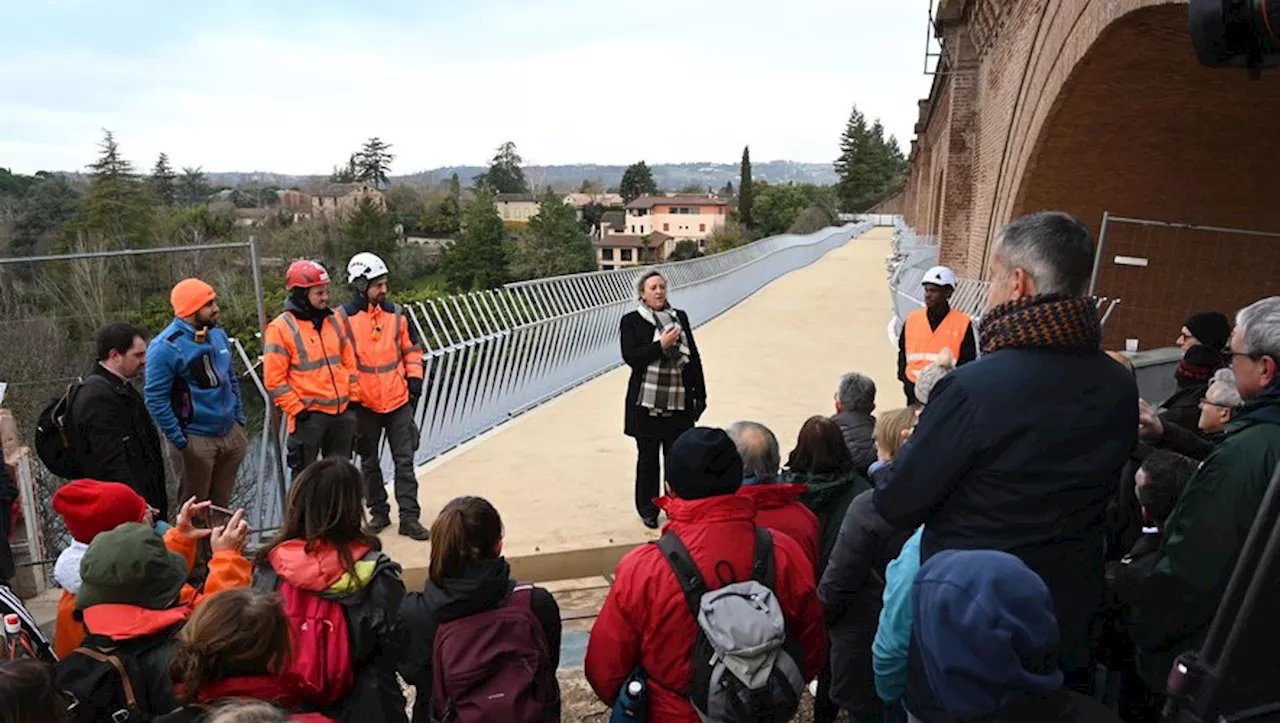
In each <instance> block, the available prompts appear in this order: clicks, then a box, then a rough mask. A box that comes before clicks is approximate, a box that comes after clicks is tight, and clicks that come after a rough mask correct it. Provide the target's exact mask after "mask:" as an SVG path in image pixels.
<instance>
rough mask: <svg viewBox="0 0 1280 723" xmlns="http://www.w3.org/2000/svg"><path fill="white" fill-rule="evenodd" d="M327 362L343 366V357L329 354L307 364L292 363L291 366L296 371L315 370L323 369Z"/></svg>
mask: <svg viewBox="0 0 1280 723" xmlns="http://www.w3.org/2000/svg"><path fill="white" fill-rule="evenodd" d="M326 364H329V365H332V366H338V367H340V366H342V357H340V356H327V357H325V358H323V359H317V360H316V361H309V362H307V363H305V364H290V365H289V368H290V369H292V370H293V371H295V372H313V371H315V370H317V369H323V368H324V366H325V365H326Z"/></svg>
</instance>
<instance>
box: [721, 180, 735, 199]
mask: <svg viewBox="0 0 1280 723" xmlns="http://www.w3.org/2000/svg"><path fill="white" fill-rule="evenodd" d="M720 197H721V198H733V181H725V183H724V188H722V189H720Z"/></svg>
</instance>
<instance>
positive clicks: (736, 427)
mask: <svg viewBox="0 0 1280 723" xmlns="http://www.w3.org/2000/svg"><path fill="white" fill-rule="evenodd" d="M725 433H726V434H728V435H729V439H732V440H733V444H734V446H736V447H737V448H738V455H739V456H740V457H742V479H743V484H772V483H773V482H775V481H777V479H778V469H779V468H780V467H781V466H782V451H781V449H779V447H778V438H777V437H776V436H774V434H773V431H772V430H770V429H769V428H768V427H766V426H764V425H763V424H760V423H759V422H746V421H744V422H734V423H733V424H731V425H730V426H729V428H728V429H726V430H725Z"/></svg>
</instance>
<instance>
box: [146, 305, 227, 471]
mask: <svg viewBox="0 0 1280 723" xmlns="http://www.w3.org/2000/svg"><path fill="white" fill-rule="evenodd" d="M146 377H147V385H146V399H147V409H148V410H149V411H150V412H151V416H152V418H153V419H155V420H156V424H158V425H159V426H160V430H161V431H162V432H164V436H166V437H168V438H169V441H170V442H173V444H174V446H176V447H178V448H179V449H182V448H183V447H186V446H187V435H188V434H194V435H197V436H200V437H221V436H223V435H225V434H227V433H228V432H230V431H231V429H232V426H233V425H236V424H241V425H243V424H244V405H243V404H242V403H241V400H240V381H239V380H238V379H237V378H236V374H235V370H234V369H233V367H232V365H231V344H230V342H229V341H228V340H227V333H226V332H225V331H223V330H222V329H219V328H217V327H214V328H212V329H210V330H209V332H208V334H207V336H206V339H205V341H204V342H203V343H201V342H197V341H196V330H195V328H194V327H192V326H191V325H190V324H188V323H187V322H185V321H183V320H182V319H174V320H173V323H171V324H169V326H167V327H166V328H165V330H164V331H162V332H160V333H159V334H158V335H156V338H155V339H153V340H152V341H151V345H150V346H149V347H147V366H146Z"/></svg>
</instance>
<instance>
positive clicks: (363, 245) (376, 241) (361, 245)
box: [329, 198, 398, 268]
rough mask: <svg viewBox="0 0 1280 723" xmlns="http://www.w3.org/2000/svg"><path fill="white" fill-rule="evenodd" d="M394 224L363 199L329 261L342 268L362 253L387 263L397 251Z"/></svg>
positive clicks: (392, 220) (394, 221)
mask: <svg viewBox="0 0 1280 723" xmlns="http://www.w3.org/2000/svg"><path fill="white" fill-rule="evenodd" d="M397 240H398V239H397V237H396V220H395V218H393V217H392V216H391V214H389V213H387V212H386V211H384V210H382V208H380V207H379V206H378V204H376V203H374V202H373V199H371V198H365V199H362V200H361V201H360V205H359V206H356V210H355V211H352V213H351V216H350V217H348V218H347V221H346V223H345V224H344V225H343V229H342V244H341V246H340V247H338V248H336V249H335V251H337V253H336V254H335V255H334V256H333V257H332V258H330V259H329V260H330V261H331V262H333V263H334V264H335V265H333V266H330V267H329V268H342V267H343V266H345V265H346V263H347V260H348V259H350V258H351V257H352V256H354V255H355V254H358V253H360V252H361V251H369V252H371V253H375V254H377V255H379V256H381V257H382V258H384V259H389V258H391V256H392V255H393V254H395V251H396V241H397Z"/></svg>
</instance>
